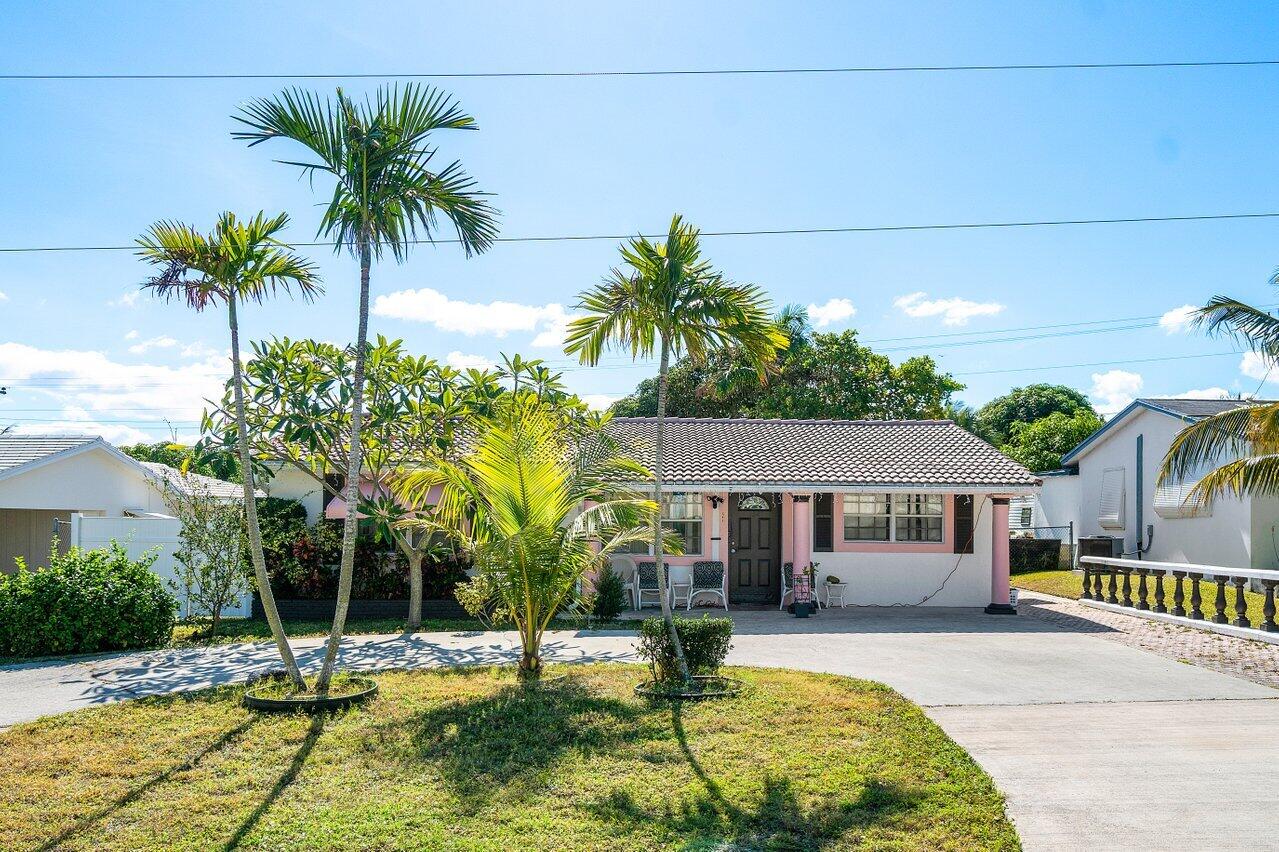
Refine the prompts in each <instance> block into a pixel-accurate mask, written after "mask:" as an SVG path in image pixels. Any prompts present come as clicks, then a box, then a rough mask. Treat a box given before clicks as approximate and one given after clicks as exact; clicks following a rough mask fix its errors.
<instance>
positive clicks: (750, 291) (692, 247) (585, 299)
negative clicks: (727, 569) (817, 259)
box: [564, 214, 787, 681]
mask: <svg viewBox="0 0 1279 852" xmlns="http://www.w3.org/2000/svg"><path fill="white" fill-rule="evenodd" d="M621 253H622V260H623V261H624V263H625V267H626V268H625V269H622V268H618V267H614V268H613V269H612V270H611V271H610V272H609V274H608V275H606V276H605V277H604V280H603V281H601V282H600V283H599V284H598V285H596V286H595V287H594V288H593V289H591V290H588V291H586V292H584V293H582V294H581V297H580V302H579V304H578V306H577V307H578V309H579V310H581V311H584V312H585V315H584V316H581V317H578V318H577V319H575V320H573V321H572V322H571V323H569V328H568V337H567V339H566V340H565V342H564V351H565V353H567V354H569V355H577V356H578V358H579V359H580V361H581V363H583V364H590V365H595V364H598V363H599V360H600V358H601V357H602V356H603V354H604V352H605V350H606V349H608V348H609V347H610V346H618V347H621V348H623V349H625V350H627V351H629V352H630V353H631V356H632V357H635V358H638V357H645V358H647V357H651V356H652V355H653V353H654V352H655V351H656V352H657V354H658V359H659V360H658V373H657V435H656V439H655V441H654V452H655V456H654V463H653V503H654V504H655V505H657V506H661V505H662V449H663V442H664V440H665V419H666V376H667V372H668V371H669V369H670V362H671V356H672V355H675V356H676V357H681V356H687V357H688V358H690V359H691V360H693V361H694V362H697V363H700V362H702V361H704V360H705V359H706V356H707V354H708V353H710V352H711V351H713V350H716V349H720V348H724V347H732V348H733V349H735V350H736V352H737V353H738V355H739V356H740V357H741V358H742V359H743V361H745V362H746V363H748V364H750V365H751V366H752V367H754V369H755V370H756V372H757V373H758V375H759V377H760V378H761V379H762V378H763V376H764V375H765V373H766V371H767V369H768V366H769V365H770V364H771V363H772V362H773V360H774V359H775V358H776V355H777V352H778V350H780V349H783V348H785V347H786V345H787V340H786V335H785V333H784V332H783V331H782V330H781V329H780V327H779V326H778V324H777V323H776V322H774V321H773V319H772V318H771V317H770V316H769V312H770V310H771V306H770V304H769V302H768V300H767V298H765V296H764V293H763V291H762V290H761V289H760V288H759V287H757V286H755V285H753V284H735V283H733V282H732V281H729V280H727V279H726V278H724V276H723V275H721V274H720V273H719V272H717V271H716V270H715V269H714V268H712V266H711V264H710V261H708V260H706V259H704V258H703V257H702V251H701V245H700V242H699V232H698V230H697V229H696V228H694V227H693V226H692V225H688V224H685V222H684V220H683V218H682V217H680V216H679V215H678V214H677V215H676V216H674V217H673V218H672V219H671V224H670V228H669V229H668V230H667V234H666V239H665V240H664V241H659V242H656V243H654V242H650V241H649V240H648V239H647V238H645V237H635V238H634V239H631V240H629V241H628V242H627V243H626V244H625V245H623V246H621ZM661 530H662V526H661V513H660V512H658V513H657V515H656V516H655V517H654V520H653V531H652V541H653V558H654V560H655V561H656V562H657V583H658V596H659V597H660V598H661V599H662V618H663V619H665V621H666V627H667V630H668V631H669V632H670V635H671V642H672V644H673V645H674V648H675V656H676V659H677V660H678V662H679V667H680V674H681V675H682V676H683V677H684V679H685V680H686V681H687V680H689V671H688V664H687V663H686V662H685V661H684V650H683V646H682V645H681V644H680V641H679V635H678V634H677V632H676V630H675V620H674V618H672V617H671V607H670V601H669V600H668V599H667V596H666V572H665V571H664V570H663V567H662V532H661Z"/></svg>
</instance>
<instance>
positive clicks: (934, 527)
mask: <svg viewBox="0 0 1279 852" xmlns="http://www.w3.org/2000/svg"><path fill="white" fill-rule="evenodd" d="M941 538H942V495H940V494H894V495H893V540H894V541H941Z"/></svg>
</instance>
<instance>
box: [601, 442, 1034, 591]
mask: <svg viewBox="0 0 1279 852" xmlns="http://www.w3.org/2000/svg"><path fill="white" fill-rule="evenodd" d="M656 428H657V421H656V419H654V418H617V419H615V420H613V421H612V426H611V429H612V431H613V433H614V434H615V435H616V436H617V438H618V439H619V440H620V441H621V443H622V444H623V446H624V447H626V449H627V450H628V452H629V453H630V454H631V455H633V456H634V457H635V458H636V459H637V460H638V461H640V462H642V463H644V464H646V465H648V466H649V467H652V465H653V462H654V452H653V441H654V437H655V434H656ZM663 462H664V464H663V467H664V479H665V482H666V489H667V490H668V492H669V494H670V496H669V499H668V500H667V501H666V505H665V507H664V510H663V511H664V517H665V518H666V521H667V523H668V524H669V525H670V526H671V527H673V528H675V529H676V530H678V531H679V532H680V533H681V534H682V535H683V537H684V539H685V542H686V544H687V548H686V549H687V551H688V552H687V553H686V554H685V555H683V556H679V557H674V558H671V559H669V560H668V561H669V562H670V563H671V564H672V565H690V564H692V563H693V562H696V561H701V560H713V561H719V562H723V563H724V565H725V567H726V570H727V586H728V596H729V604H730V605H731V604H739V605H743V604H744V605H750V604H770V603H771V604H774V605H776V604H777V603H779V599H780V596H781V572H782V570H783V566H784V565H793V566H795V567H796V568H797V569H801V570H802V568H804V567H806V566H808V565H809V564H814V565H815V566H816V569H815V574H816V580H817V587H818V589H819V590H820V589H821V587H822V585H823V583H824V581H825V579H826V578H827V577H828V576H830V577H835V578H838V579H839V580H840V581H841V582H843V583H845V584H846V586H845V587H844V592H845V593H844V598H845V601H846V602H847V603H848V604H850V605H852V604H857V605H870V606H893V605H906V606H914V605H926V606H952V607H977V606H981V607H985V608H986V610H987V611H988V612H993V613H998V612H1010V611H1011V607H1010V606H1009V582H1008V502H1009V499H1010V498H1011V497H1015V496H1019V495H1024V494H1033V493H1034V492H1035V491H1036V490H1037V489H1038V487H1039V480H1038V479H1037V478H1036V477H1035V476H1034V475H1033V474H1032V473H1031V472H1030V471H1028V470H1027V469H1026V468H1024V467H1022V466H1021V465H1020V464H1018V463H1017V462H1015V461H1013V460H1012V459H1009V458H1008V457H1007V456H1005V455H1003V454H1002V453H1000V452H999V451H998V450H996V449H995V448H994V447H992V446H990V445H989V444H987V443H986V442H984V441H982V440H981V439H979V438H977V437H975V436H974V435H972V434H971V433H969V432H967V431H965V430H964V429H962V428H960V427H959V426H956V425H955V424H954V423H952V422H950V421H945V420H913V421H860V420H751V419H737V420H727V419H685V418H668V419H667V421H666V439H665V450H664V452H663ZM635 559H642V556H639V555H638V554H637V555H636V556H635V557H633V558H627V557H620V558H619V559H618V560H617V561H618V563H619V567H622V566H621V564H620V563H629V562H633V561H634V560H635Z"/></svg>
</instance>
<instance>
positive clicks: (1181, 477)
mask: <svg viewBox="0 0 1279 852" xmlns="http://www.w3.org/2000/svg"><path fill="white" fill-rule="evenodd" d="M1270 283H1271V284H1272V285H1276V284H1279V274H1276V275H1275V276H1274V277H1272V278H1271V279H1270ZM1193 322H1194V325H1195V326H1196V327H1198V328H1201V329H1203V330H1205V331H1206V332H1207V333H1208V334H1209V335H1214V336H1217V335H1224V336H1228V337H1231V338H1233V339H1234V340H1235V341H1237V342H1240V343H1242V344H1244V345H1245V346H1247V347H1248V348H1249V349H1250V350H1251V351H1252V352H1255V353H1257V354H1258V355H1260V356H1262V358H1263V359H1265V361H1266V362H1267V363H1271V364H1273V363H1275V362H1276V361H1279V319H1276V318H1275V317H1272V316H1271V315H1270V314H1268V313H1266V312H1265V311H1263V310H1261V309H1260V308H1255V307H1253V306H1251V305H1249V304H1247V303H1245V302H1241V301H1239V300H1238V299H1232V298H1229V297H1227V296H1214V297H1213V298H1212V299H1211V300H1210V301H1209V302H1208V304H1206V305H1204V306H1203V307H1202V308H1200V309H1199V310H1198V311H1196V313H1195V315H1194V319H1193ZM1205 468H1208V469H1209V470H1208V473H1206V474H1205V475H1203V476H1202V477H1200V478H1199V479H1198V482H1197V483H1196V484H1195V486H1194V488H1193V489H1191V492H1190V494H1189V495H1187V499H1188V500H1193V501H1202V502H1204V503H1206V504H1208V505H1211V504H1212V502H1213V501H1214V500H1215V499H1216V498H1218V497H1221V496H1224V495H1230V496H1234V497H1253V496H1257V497H1275V496H1279V403H1276V402H1261V403H1253V404H1241V405H1240V407H1239V408H1235V409H1232V410H1230V411H1225V412H1222V413H1221V414H1215V415H1213V416H1211V417H1205V418H1203V419H1202V420H1197V421H1195V422H1194V423H1191V424H1190V425H1189V426H1187V427H1186V428H1185V429H1183V430H1181V432H1180V433H1178V434H1177V437H1176V438H1174V439H1173V442H1172V444H1171V445H1170V446H1169V447H1168V453H1167V455H1165V456H1164V460H1163V464H1162V465H1161V467H1160V471H1159V482H1160V483H1161V484H1162V483H1164V482H1169V481H1171V482H1185V481H1186V480H1187V479H1189V478H1191V477H1194V476H1197V475H1198V474H1199V472H1201V471H1202V470H1204V469H1205Z"/></svg>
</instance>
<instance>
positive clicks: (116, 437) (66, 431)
mask: <svg viewBox="0 0 1279 852" xmlns="http://www.w3.org/2000/svg"><path fill="white" fill-rule="evenodd" d="M10 434H12V435H99V436H101V437H102V438H104V439H106V440H107V441H110V442H111V443H112V444H115V445H116V446H117V447H118V446H124V445H126V444H151V443H154V442H156V441H158V440H160V437H159V436H157V435H155V434H152V433H150V432H143V431H142V430H141V429H138V428H135V427H133V426H125V425H122V424H118V423H98V422H97V421H94V420H60V421H55V422H52V423H22V424H19V425H17V426H15V427H14V428H13V431H12V432H11V433H10Z"/></svg>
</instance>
